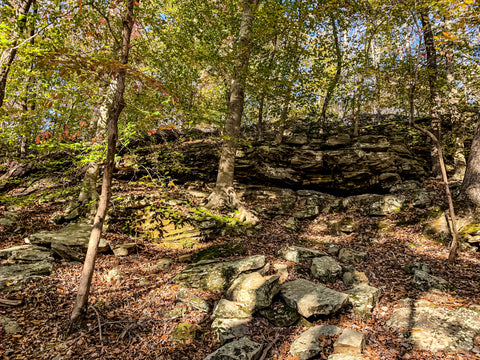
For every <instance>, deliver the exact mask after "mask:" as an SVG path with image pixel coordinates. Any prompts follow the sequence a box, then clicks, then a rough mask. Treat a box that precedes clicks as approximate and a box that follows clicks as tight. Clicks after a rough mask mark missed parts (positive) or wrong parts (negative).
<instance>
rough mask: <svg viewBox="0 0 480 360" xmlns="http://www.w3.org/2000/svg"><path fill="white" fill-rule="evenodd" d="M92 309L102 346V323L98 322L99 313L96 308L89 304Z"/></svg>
mask: <svg viewBox="0 0 480 360" xmlns="http://www.w3.org/2000/svg"><path fill="white" fill-rule="evenodd" d="M89 307H90V308H91V309H93V311H95V314H97V321H98V334H99V337H100V342H101V343H102V346H103V336H102V323H101V322H100V314H99V313H98V311H97V309H95V306H92V305H89Z"/></svg>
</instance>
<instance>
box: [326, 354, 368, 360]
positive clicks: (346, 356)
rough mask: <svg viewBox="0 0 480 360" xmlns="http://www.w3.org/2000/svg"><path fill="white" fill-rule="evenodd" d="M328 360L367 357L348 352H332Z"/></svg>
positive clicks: (351, 359)
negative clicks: (348, 353)
mask: <svg viewBox="0 0 480 360" xmlns="http://www.w3.org/2000/svg"><path fill="white" fill-rule="evenodd" d="M327 360H365V358H363V357H360V356H354V355H347V354H332V355H330V356H329V357H328V359H327Z"/></svg>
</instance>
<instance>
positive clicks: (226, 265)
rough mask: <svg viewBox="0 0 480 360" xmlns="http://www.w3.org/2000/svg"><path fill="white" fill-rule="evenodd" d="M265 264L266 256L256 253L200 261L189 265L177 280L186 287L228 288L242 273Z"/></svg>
mask: <svg viewBox="0 0 480 360" xmlns="http://www.w3.org/2000/svg"><path fill="white" fill-rule="evenodd" d="M263 266H265V256H263V255H255V256H250V257H247V258H244V259H240V260H237V261H229V262H220V261H216V260H206V261H200V262H198V263H195V264H191V265H189V266H187V267H186V268H185V269H184V270H182V271H181V272H179V273H178V274H177V276H175V282H176V283H177V284H179V285H182V286H185V287H192V288H198V289H203V290H222V289H226V288H228V287H229V286H230V285H231V284H232V282H233V281H234V280H235V279H236V278H237V277H238V276H239V275H240V274H242V273H244V272H247V271H252V270H258V269H260V268H262V267H263Z"/></svg>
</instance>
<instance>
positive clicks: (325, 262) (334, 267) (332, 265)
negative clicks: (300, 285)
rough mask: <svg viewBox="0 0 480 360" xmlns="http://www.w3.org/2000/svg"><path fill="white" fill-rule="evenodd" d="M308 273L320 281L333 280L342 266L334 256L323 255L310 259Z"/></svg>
mask: <svg viewBox="0 0 480 360" xmlns="http://www.w3.org/2000/svg"><path fill="white" fill-rule="evenodd" d="M310 273H311V275H312V277H313V278H314V279H318V280H320V281H322V282H335V279H336V278H337V276H338V275H340V274H341V273H342V267H341V266H340V264H339V263H338V262H337V261H336V260H335V259H334V258H331V257H330V256H323V257H321V258H314V259H313V260H312V266H311V268H310Z"/></svg>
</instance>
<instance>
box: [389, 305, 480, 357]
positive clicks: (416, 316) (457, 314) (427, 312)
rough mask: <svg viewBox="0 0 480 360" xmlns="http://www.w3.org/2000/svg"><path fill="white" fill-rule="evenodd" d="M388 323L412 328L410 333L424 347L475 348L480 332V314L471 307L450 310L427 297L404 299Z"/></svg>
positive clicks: (435, 348)
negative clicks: (428, 299)
mask: <svg viewBox="0 0 480 360" xmlns="http://www.w3.org/2000/svg"><path fill="white" fill-rule="evenodd" d="M402 304H404V305H405V306H404V307H401V308H399V309H396V310H395V311H394V312H393V314H392V316H391V317H390V319H389V320H388V321H387V326H391V327H395V328H401V329H405V331H407V330H408V329H411V331H409V332H408V333H407V334H408V335H409V340H410V341H412V342H413V344H414V345H415V347H417V348H419V349H424V350H430V351H433V352H436V351H447V352H448V351H450V352H456V351H458V350H464V351H471V350H472V348H473V346H474V343H473V341H474V338H475V337H476V336H477V334H478V333H479V332H480V314H479V313H478V312H476V311H474V310H471V309H467V308H456V309H449V308H448V307H446V306H441V305H435V304H433V303H431V302H429V301H427V300H418V301H416V302H414V303H413V301H411V300H409V299H406V300H405V301H402Z"/></svg>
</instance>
